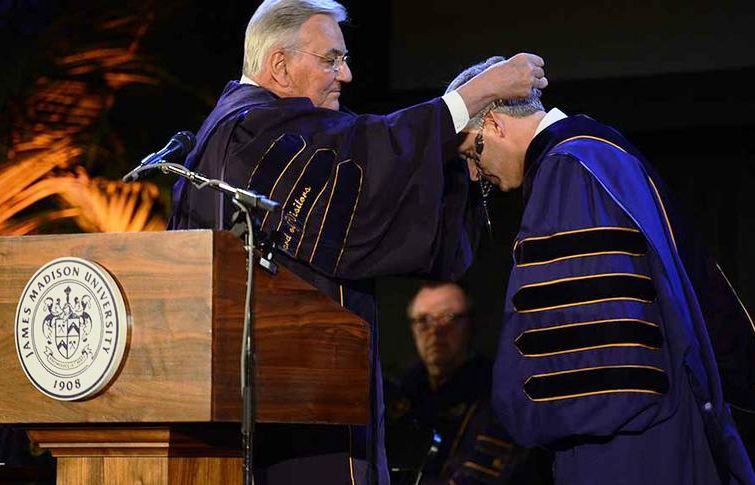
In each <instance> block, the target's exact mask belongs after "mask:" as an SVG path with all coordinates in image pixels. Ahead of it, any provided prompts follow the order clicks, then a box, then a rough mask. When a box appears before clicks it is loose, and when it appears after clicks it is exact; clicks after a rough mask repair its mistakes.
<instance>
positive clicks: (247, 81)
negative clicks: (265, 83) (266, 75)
mask: <svg viewBox="0 0 755 485" xmlns="http://www.w3.org/2000/svg"><path fill="white" fill-rule="evenodd" d="M239 82H240V83H241V84H251V85H252V86H257V87H259V84H257V83H256V82H255V81H254V79H250V78H248V77H246V76H245V75H243V74H242V75H241V79H239Z"/></svg>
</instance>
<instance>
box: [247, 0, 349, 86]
mask: <svg viewBox="0 0 755 485" xmlns="http://www.w3.org/2000/svg"><path fill="white" fill-rule="evenodd" d="M317 14H323V15H330V16H331V17H333V19H334V20H335V21H336V22H338V23H341V22H344V21H345V20H346V18H347V15H346V9H345V8H344V6H343V5H341V4H340V3H338V2H336V1H335V0H265V1H264V2H262V4H261V5H260V6H259V7H258V8H257V11H255V12H254V15H252V18H251V20H249V25H247V27H246V38H245V40H244V69H243V72H244V75H245V76H247V77H252V76H254V75H256V74H259V72H260V71H261V70H262V66H263V63H264V61H265V57H266V56H267V55H268V53H269V52H270V50H271V49H273V48H280V47H283V48H289V47H293V46H294V43H295V42H296V36H297V34H298V32H299V29H300V28H301V26H302V24H303V23H304V22H306V21H307V19H309V18H310V17H311V16H313V15H317Z"/></svg>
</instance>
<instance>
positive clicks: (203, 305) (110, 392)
mask: <svg viewBox="0 0 755 485" xmlns="http://www.w3.org/2000/svg"><path fill="white" fill-rule="evenodd" d="M63 256H75V257H80V258H85V259H88V260H92V261H95V262H97V263H99V264H100V265H101V266H103V267H104V268H106V269H107V270H108V271H109V272H110V273H111V275H112V276H113V277H114V278H115V280H116V281H117V282H118V283H119V285H120V286H121V288H122V289H123V292H124V294H125V297H126V300H127V302H128V306H129V313H130V325H131V330H130V342H129V348H128V350H127V354H126V356H125V358H124V364H123V366H122V368H121V371H120V374H119V375H118V376H117V377H116V378H115V379H114V381H113V382H112V383H111V385H110V386H109V387H107V388H106V389H105V390H104V391H103V392H101V393H100V394H99V395H98V396H95V397H94V398H91V399H89V400H86V401H80V402H63V401H56V400H53V399H51V398H48V397H46V396H44V395H43V394H41V393H40V392H39V391H37V390H36V389H35V388H34V387H33V386H32V385H31V383H30V382H29V381H28V379H27V378H26V376H25V374H24V373H23V370H22V369H21V366H20V364H19V361H18V357H17V354H16V349H15V341H14V319H15V312H16V305H17V303H18V299H19V297H20V295H21V293H22V291H23V288H24V286H25V285H26V283H27V281H28V280H29V279H30V278H31V276H32V275H33V274H34V272H35V271H36V270H37V269H38V268H39V267H41V266H42V265H43V264H45V263H47V262H49V261H51V260H52V259H55V258H58V257H63ZM255 277H256V282H255V288H256V292H255V314H256V326H255V332H256V344H255V345H256V349H257V353H256V355H257V399H258V420H259V421H265V422H301V423H314V422H320V423H364V422H366V421H367V417H368V412H369V375H368V365H367V361H368V356H367V355H368V340H369V329H368V327H367V325H366V323H364V322H363V321H361V320H360V319H359V318H358V317H356V316H354V315H353V314H351V313H349V312H347V311H345V310H344V309H343V308H341V307H340V306H339V305H338V304H336V303H335V302H333V301H331V300H329V299H328V298H327V297H325V296H323V295H322V294H320V293H319V292H318V291H317V290H316V289H314V288H312V287H311V286H310V285H308V284H307V283H305V282H303V281H302V280H301V279H299V278H297V277H296V276H294V275H292V274H291V273H289V272H288V271H286V270H285V269H281V271H280V272H279V274H277V275H275V276H273V275H270V274H268V273H266V272H264V270H262V269H259V268H256V269H255ZM244 289H245V255H244V252H243V249H242V247H241V244H240V242H239V241H238V240H237V239H236V238H234V237H233V236H232V235H230V234H229V233H224V232H215V233H213V232H211V231H175V232H154V233H129V234H79V235H57V236H27V237H5V238H0V389H3V391H4V392H2V393H0V423H116V422H117V423H176V422H213V421H237V420H238V419H239V415H240V390H239V374H238V370H239V358H240V349H241V331H242V323H243V303H244Z"/></svg>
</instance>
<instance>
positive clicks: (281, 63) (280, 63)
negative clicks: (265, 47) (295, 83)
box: [267, 50, 291, 88]
mask: <svg viewBox="0 0 755 485" xmlns="http://www.w3.org/2000/svg"><path fill="white" fill-rule="evenodd" d="M267 62H268V67H269V68H270V77H272V78H273V81H274V82H275V83H276V84H277V85H278V86H280V87H281V88H287V87H289V85H290V84H291V78H290V76H289V74H288V66H287V64H286V54H285V53H284V52H283V51H282V50H277V51H274V52H273V53H272V54H270V57H268V60H267Z"/></svg>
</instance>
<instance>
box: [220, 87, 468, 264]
mask: <svg viewBox="0 0 755 485" xmlns="http://www.w3.org/2000/svg"><path fill="white" fill-rule="evenodd" d="M324 111H326V110H318V109H314V110H312V109H310V110H303V111H301V112H299V113H298V114H295V115H292V116H291V117H290V118H289V119H287V120H286V121H285V122H281V123H278V124H275V125H273V126H271V127H267V128H266V129H265V132H266V133H271V134H273V135H274V136H273V142H272V143H268V142H265V144H267V146H265V144H260V143H259V142H258V141H255V142H252V143H249V142H244V141H242V142H239V143H238V144H237V147H236V148H234V153H233V154H232V157H231V161H232V162H231V163H232V165H235V166H236V168H235V169H232V171H235V172H236V173H237V176H236V177H237V178H246V179H248V182H249V183H248V185H249V187H250V188H252V189H254V190H257V191H259V192H262V193H264V194H266V195H268V196H270V197H271V198H273V199H275V200H277V201H279V202H280V203H281V204H282V210H281V211H280V213H278V214H274V215H270V216H266V217H265V218H264V220H263V221H262V226H263V230H264V231H265V232H267V233H270V234H274V237H275V238H276V240H277V245H278V248H279V249H280V250H282V251H284V252H285V253H286V254H287V255H289V256H291V257H294V258H296V259H297V260H300V261H302V262H304V263H306V264H308V265H310V266H311V267H313V268H314V269H315V270H317V271H319V272H321V273H323V274H325V275H326V276H329V277H337V278H343V279H362V278H370V277H375V276H382V275H397V274H415V275H420V276H429V277H435V278H443V279H455V278H457V277H459V276H460V275H461V274H462V272H463V271H464V270H465V269H466V267H467V266H468V264H469V263H470V261H471V249H472V246H473V243H474V237H473V236H471V235H470V234H471V233H474V232H475V229H474V227H475V226H476V213H477V210H476V209H470V206H469V203H468V202H469V194H468V190H469V183H468V175H467V171H466V166H465V164H464V163H462V161H461V160H459V159H458V157H455V156H454V155H453V151H452V150H451V148H452V147H453V145H454V143H455V142H456V141H457V136H456V134H455V131H454V128H453V124H452V120H451V115H450V113H449V111H448V108H447V106H446V105H445V104H444V103H443V101H442V100H441V99H436V100H433V101H429V102H427V103H423V104H420V105H417V106H414V107H411V108H408V109H405V110H402V111H398V112H396V113H393V114H390V115H387V116H375V115H362V116H346V115H343V114H333V115H332V116H331V115H330V114H329V113H325V112H324ZM254 116H255V113H254V112H252V113H250V117H254ZM257 116H260V115H257ZM313 127H315V128H313ZM242 128H243V127H242ZM255 138H256V139H257V140H260V139H262V140H265V139H270V138H271V137H270V136H260V135H259V133H255Z"/></svg>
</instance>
